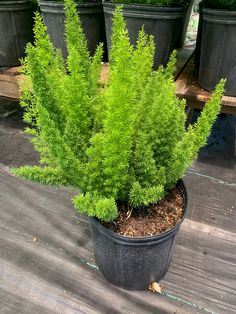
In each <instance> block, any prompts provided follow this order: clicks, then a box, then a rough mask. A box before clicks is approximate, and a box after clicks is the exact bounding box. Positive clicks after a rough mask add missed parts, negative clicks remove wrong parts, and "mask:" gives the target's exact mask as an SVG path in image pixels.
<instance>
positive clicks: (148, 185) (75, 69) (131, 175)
mask: <svg viewBox="0 0 236 314" xmlns="http://www.w3.org/2000/svg"><path fill="white" fill-rule="evenodd" d="M65 11H66V16H67V19H66V24H65V29H66V42H67V49H68V60H67V62H66V63H65V62H64V61H63V58H62V56H61V53H60V52H58V51H55V50H54V49H53V46H52V44H51V42H50V40H49V38H48V36H47V34H46V29H45V27H44V25H43V23H42V20H41V18H40V15H39V14H36V18H35V28H34V30H35V43H34V45H31V44H29V45H28V46H27V56H26V59H25V61H24V70H23V71H24V74H25V79H24V80H23V81H22V82H23V83H24V84H23V86H22V99H21V104H22V105H23V107H24V108H25V115H24V118H25V121H26V122H27V123H28V124H29V125H31V127H29V128H28V129H27V132H28V133H29V134H31V135H33V139H32V142H33V144H34V146H35V148H36V150H37V151H38V152H39V153H40V156H41V162H42V163H43V164H44V166H43V167H28V166H25V167H22V168H18V169H13V173H14V174H16V175H18V176H22V177H24V178H26V179H31V180H34V181H38V182H42V183H47V184H59V183H61V184H63V185H72V186H75V187H77V188H79V189H80V193H79V194H78V196H76V197H75V198H74V199H73V204H74V206H75V208H76V209H77V211H78V212H80V213H84V214H86V215H88V216H89V217H90V222H91V230H92V237H93V241H94V254H95V259H96V262H97V265H98V267H99V269H100V270H101V272H102V273H103V274H104V276H105V277H106V278H108V279H109V280H110V281H111V282H112V283H114V284H116V285H119V286H122V287H124V288H127V289H146V288H147V287H148V285H149V283H150V282H151V281H155V280H160V279H161V278H162V277H163V276H164V275H165V273H166V271H167V269H168V266H169V264H170V260H171V253H172V248H173V241H174V238H175V235H176V232H177V231H178V229H179V227H180V224H181V223H182V221H183V219H184V217H185V215H186V213H187V208H188V197H187V192H186V189H185V186H184V184H183V181H182V180H180V178H181V177H183V175H184V173H185V169H186V167H187V166H188V165H190V164H191V162H192V160H193V159H194V158H195V157H196V155H197V152H198V150H199V149H200V147H202V146H203V145H204V144H205V143H206V140H207V137H208V135H209V133H210V130H211V127H212V124H213V123H214V121H215V119H216V116H217V114H218V113H219V111H220V100H221V96H222V93H223V89H224V81H221V82H220V83H219V85H218V86H217V87H216V90H215V92H214V93H213V95H212V98H211V100H209V101H208V103H207V104H206V106H205V107H204V109H203V111H202V114H201V116H200V117H199V119H198V121H197V122H196V123H195V125H193V126H189V127H188V129H187V130H186V129H185V122H186V114H185V101H184V100H179V99H178V98H177V97H176V96H175V85H174V79H173V70H174V66H175V53H173V54H172V56H171V59H170V61H169V63H168V65H167V67H166V68H165V69H164V68H163V67H159V69H158V70H157V71H154V70H153V69H152V66H153V57H154V50H155V46H154V39H153V37H152V36H150V37H149V36H148V35H146V34H145V32H144V30H143V29H141V30H140V33H139V36H138V41H137V45H136V47H134V46H133V45H132V44H131V43H130V40H129V37H128V32H127V29H126V27H125V23H124V19H123V16H122V9H121V7H118V8H117V9H116V12H115V16H114V26H113V35H112V46H111V50H110V61H111V63H110V72H109V79H108V82H107V83H106V84H105V85H104V86H103V85H101V83H100V80H99V76H100V69H101V55H102V48H101V45H100V46H98V48H97V50H96V53H95V55H94V57H92V58H91V57H89V53H88V50H87V48H86V42H85V38H84V35H83V33H82V29H81V25H80V23H79V19H78V16H77V14H76V6H75V4H74V3H73V2H72V0H66V1H65ZM45 164H46V165H45Z"/></svg>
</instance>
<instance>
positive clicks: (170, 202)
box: [102, 188, 184, 237]
mask: <svg viewBox="0 0 236 314" xmlns="http://www.w3.org/2000/svg"><path fill="white" fill-rule="evenodd" d="M183 213H184V199H183V196H182V195H181V193H180V192H179V191H178V190H177V189H176V188H175V189H173V190H172V191H171V192H170V193H169V194H168V195H167V196H166V197H165V198H164V199H162V200H161V201H159V202H157V203H156V204H154V205H152V206H150V207H145V208H142V209H138V210H137V209H133V210H131V209H130V208H128V207H127V206H125V205H124V204H123V205H120V209H119V216H118V218H117V219H116V220H115V221H114V222H111V223H102V224H103V225H104V226H105V227H106V228H108V229H110V230H112V231H114V232H116V233H118V234H120V235H124V236H127V237H142V236H153V235H158V234H160V233H162V232H164V231H167V230H169V229H171V228H173V227H174V226H175V225H176V224H177V223H178V222H179V221H180V220H181V218H182V216H183Z"/></svg>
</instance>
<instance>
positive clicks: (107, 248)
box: [90, 180, 188, 290]
mask: <svg viewBox="0 0 236 314" xmlns="http://www.w3.org/2000/svg"><path fill="white" fill-rule="evenodd" d="M177 188H178V189H179V191H181V193H182V195H183V197H184V204H185V212H184V216H183V217H182V219H181V221H180V222H179V223H178V224H177V225H176V226H175V227H174V228H173V229H171V230H168V231H166V232H164V233H162V234H160V235H157V236H148V237H136V238H131V237H125V236H121V235H118V234H116V233H114V232H112V231H111V230H108V229H107V228H105V227H103V226H102V225H101V224H100V223H99V222H98V220H97V219H95V218H91V219H90V224H91V232H92V238H93V246H94V256H95V261H96V263H97V265H98V267H99V269H100V271H101V272H102V274H103V275H104V276H105V277H106V278H107V279H108V280H109V281H110V282H111V283H113V284H115V285H118V286H120V287H122V288H125V289H130V290H145V289H147V288H148V286H149V284H150V283H151V282H153V281H159V280H160V279H162V278H163V277H164V276H165V274H166V272H167V270H168V268H169V265H170V261H171V256H172V250H173V243H174V239H175V236H176V233H177V231H178V230H179V227H180V225H181V223H182V222H183V220H184V218H185V216H186V213H187V210H188V197H187V192H186V188H185V186H184V183H183V181H182V180H181V181H179V182H178V184H177Z"/></svg>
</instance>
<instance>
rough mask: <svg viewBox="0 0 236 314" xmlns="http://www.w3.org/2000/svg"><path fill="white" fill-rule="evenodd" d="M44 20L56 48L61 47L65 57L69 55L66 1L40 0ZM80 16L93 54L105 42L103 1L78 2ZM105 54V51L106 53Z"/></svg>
mask: <svg viewBox="0 0 236 314" xmlns="http://www.w3.org/2000/svg"><path fill="white" fill-rule="evenodd" d="M39 6H40V10H41V12H42V16H43V20H44V22H45V24H46V26H47V31H48V34H49V35H50V38H51V40H52V42H53V44H54V46H55V47H56V48H59V49H61V51H62V54H63V57H64V58H66V57H67V49H66V43H65V38H64V33H65V26H64V23H65V13H64V3H63V2H60V1H44V0H39ZM77 8H78V13H79V18H80V21H81V24H82V27H83V31H84V34H85V37H86V39H87V43H88V49H89V51H90V54H91V55H93V54H94V52H95V50H96V47H97V45H98V44H99V43H100V42H104V47H106V42H105V38H106V36H105V24H104V14H103V8H102V3H101V2H95V1H94V2H93V1H91V2H81V3H77ZM104 55H105V53H104Z"/></svg>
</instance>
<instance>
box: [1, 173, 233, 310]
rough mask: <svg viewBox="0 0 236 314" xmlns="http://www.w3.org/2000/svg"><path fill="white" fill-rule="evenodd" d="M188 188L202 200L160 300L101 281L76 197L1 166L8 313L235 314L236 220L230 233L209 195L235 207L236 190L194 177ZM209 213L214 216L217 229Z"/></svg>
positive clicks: (3, 272) (180, 243) (180, 241)
mask: <svg viewBox="0 0 236 314" xmlns="http://www.w3.org/2000/svg"><path fill="white" fill-rule="evenodd" d="M191 181H192V185H191ZM187 182H188V186H189V187H190V193H191V192H193V191H194V193H195V195H196V196H195V199H194V200H193V199H192V206H191V211H190V214H189V217H188V220H187V221H186V224H185V225H184V226H183V228H182V231H181V232H180V234H179V237H178V239H177V245H176V247H175V251H174V256H173V262H172V265H171V268H170V272H169V273H168V275H167V276H166V278H165V280H163V289H164V293H163V295H161V296H158V295H155V294H152V293H150V292H148V291H146V292H127V291H124V290H122V289H119V288H117V287H114V286H113V285H111V284H109V283H108V282H107V281H106V280H105V279H104V278H103V277H102V275H101V274H100V273H99V271H98V270H97V268H96V265H95V264H94V260H93V253H92V243H91V239H90V232H89V226H88V222H87V218H85V217H83V216H81V215H79V216H76V215H75V213H74V209H73V207H72V205H71V201H70V198H71V197H72V196H73V195H74V191H72V190H68V189H58V188H53V187H47V186H43V185H38V184H33V183H31V182H27V181H24V180H21V179H18V178H15V177H12V176H11V175H10V174H9V172H8V170H7V168H4V167H1V170H0V191H1V195H0V204H1V206H0V213H1V226H0V228H1V232H0V238H1V240H0V252H1V262H0V263H1V268H0V273H1V277H2V280H1V285H2V287H1V288H2V289H3V288H4V291H5V293H6V294H7V295H8V291H10V293H11V294H15V295H16V301H14V299H13V298H11V299H10V300H8V298H9V297H7V300H8V301H9V303H11V304H10V306H11V307H13V308H15V306H16V302H19V298H20V302H21V308H22V309H24V308H26V309H27V307H28V306H35V308H36V309H37V308H38V306H41V307H43V308H45V309H47V310H51V311H52V312H53V313H58V312H59V313H123V312H125V311H127V312H128V313H129V312H130V313H173V312H174V311H175V312H177V313H196V311H197V313H206V310H208V311H210V313H211V312H213V311H215V312H218V313H223V312H222V311H223V310H224V313H227V314H230V313H234V311H235V310H236V303H235V302H236V300H235V298H233V291H234V285H235V283H236V278H235V274H236V269H235V252H236V250H235V237H233V236H232V234H233V233H230V232H229V231H226V230H229V229H230V230H231V229H232V230H235V219H233V217H228V221H230V225H228V226H227V225H226V220H224V221H222V218H224V212H225V211H224V208H221V204H224V199H223V200H221V204H219V205H220V206H219V211H218V210H216V207H215V206H211V207H210V205H212V204H211V200H210V199H209V195H208V194H207V193H206V192H205V194H204V193H203V191H206V190H207V189H206V186H207V187H208V190H209V194H212V197H213V198H214V193H215V192H216V193H217V194H216V195H218V198H219V199H220V198H221V197H222V194H223V191H222V194H218V193H219V191H220V190H222V189H224V188H225V189H227V198H228V203H230V204H232V198H233V200H234V199H235V191H236V188H235V189H234V191H232V195H230V192H229V191H230V190H229V189H228V187H219V189H218V190H217V191H216V189H215V188H216V186H214V187H212V189H211V188H209V185H210V183H211V182H209V180H207V179H206V180H205V181H204V180H203V181H202V180H201V181H196V179H195V177H192V176H191V175H190V176H189V177H188V178H187ZM202 182H203V183H202ZM233 192H234V193H233ZM191 194H192V193H191ZM206 194H207V195H206ZM206 198H208V199H209V202H208V204H209V206H208V205H207V204H206ZM218 198H217V201H215V202H214V204H216V202H218V201H219V199H218ZM196 199H197V201H196ZM196 204H198V207H196ZM203 205H204V206H203ZM217 208H218V207H217ZM204 212H205V216H206V215H207V216H209V217H210V215H212V214H213V213H214V217H216V221H217V227H215V226H213V224H209V221H208V220H207V219H206V217H205V216H204V215H203V213H204ZM196 215H197V216H196ZM196 217H198V218H197V219H199V217H201V222H197V221H196V220H197V219H195V218H196ZM234 217H235V216H234ZM189 219H190V220H191V221H190V220H189ZM194 221H195V222H194ZM202 221H204V223H202ZM233 224H234V228H233ZM221 226H223V227H224V228H222V229H221ZM216 230H218V231H216ZM219 230H220V231H219ZM209 233H210V234H209ZM229 235H231V236H230V237H229ZM233 235H234V234H233ZM219 247H220V250H219ZM221 296H222V297H221ZM4 299H5V298H4ZM110 300H112V302H110ZM32 304H33V305H32ZM8 306H9V305H8ZM33 308H34V307H30V309H31V310H32V309H33ZM19 313H20V312H19Z"/></svg>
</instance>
